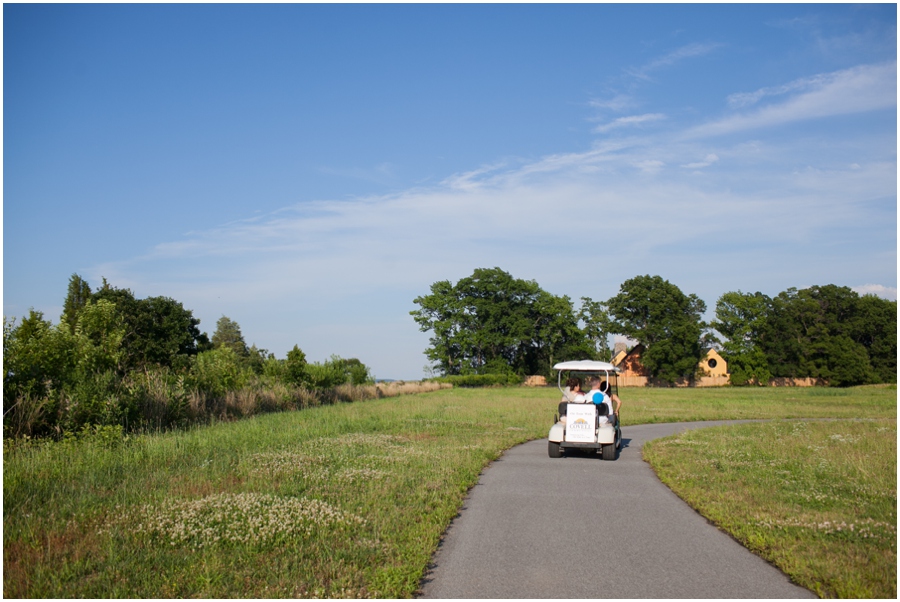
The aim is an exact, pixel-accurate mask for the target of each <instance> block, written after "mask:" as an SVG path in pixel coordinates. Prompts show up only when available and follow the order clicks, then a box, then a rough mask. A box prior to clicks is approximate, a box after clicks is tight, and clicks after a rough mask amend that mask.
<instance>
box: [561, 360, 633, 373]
mask: <svg viewBox="0 0 900 602" xmlns="http://www.w3.org/2000/svg"><path fill="white" fill-rule="evenodd" d="M553 369H554V370H570V371H574V372H615V373H618V372H619V369H618V368H616V367H615V366H613V365H612V364H610V363H609V362H598V361H595V360H579V361H572V362H560V363H558V364H556V365H555V366H553Z"/></svg>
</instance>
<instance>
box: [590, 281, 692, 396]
mask: <svg viewBox="0 0 900 602" xmlns="http://www.w3.org/2000/svg"><path fill="white" fill-rule="evenodd" d="M607 307H608V309H609V314H610V316H611V317H612V319H613V326H612V328H614V329H615V330H616V332H617V333H619V334H624V335H626V336H627V337H629V338H631V339H634V340H636V341H638V342H640V343H642V344H643V345H644V347H645V351H644V354H643V355H642V356H641V362H642V363H643V364H644V366H645V367H646V368H647V370H648V371H649V373H650V375H651V377H653V378H658V379H661V380H664V381H667V382H670V383H673V382H675V381H676V380H678V379H679V378H690V377H692V376H693V375H694V372H695V371H696V368H697V363H698V361H699V359H700V347H701V341H702V337H703V330H704V328H705V326H706V325H705V324H704V322H703V320H702V319H701V317H702V315H703V313H704V312H705V311H706V304H705V303H704V302H703V300H701V299H700V298H699V297H697V296H696V295H694V294H691V295H685V294H684V293H683V292H681V289H679V288H678V287H677V286H675V285H674V284H672V283H671V282H669V281H668V280H664V279H663V278H662V277H660V276H636V277H634V278H631V279H630V280H626V281H625V282H624V283H622V286H621V287H620V289H619V294H618V295H616V296H614V297H612V298H611V299H609V301H607Z"/></svg>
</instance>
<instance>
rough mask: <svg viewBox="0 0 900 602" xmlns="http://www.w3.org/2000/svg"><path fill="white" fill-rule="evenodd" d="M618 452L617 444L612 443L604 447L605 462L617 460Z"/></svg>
mask: <svg viewBox="0 0 900 602" xmlns="http://www.w3.org/2000/svg"><path fill="white" fill-rule="evenodd" d="M617 451H618V450H617V449H616V444H615V443H610V444H609V445H604V446H603V459H604V460H615V459H616V456H617V455H618V454H617V453H616V452H617Z"/></svg>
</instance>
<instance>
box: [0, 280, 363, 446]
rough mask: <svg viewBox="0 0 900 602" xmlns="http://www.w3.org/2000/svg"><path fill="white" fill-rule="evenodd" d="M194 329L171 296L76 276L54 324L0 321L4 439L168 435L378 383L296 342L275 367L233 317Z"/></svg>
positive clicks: (33, 318)
mask: <svg viewBox="0 0 900 602" xmlns="http://www.w3.org/2000/svg"><path fill="white" fill-rule="evenodd" d="M199 325H200V320H198V319H197V318H195V317H194V316H193V313H192V312H191V310H188V309H185V308H184V306H183V305H182V304H181V303H179V302H178V301H176V300H174V299H171V298H169V297H148V298H145V299H138V298H136V297H135V296H134V294H133V293H132V292H131V291H130V290H128V289H120V288H116V287H113V286H111V285H110V284H109V283H108V282H106V280H105V279H104V281H103V283H102V285H101V286H100V288H98V289H97V290H96V291H92V290H91V287H90V286H89V284H88V283H87V282H86V281H85V280H83V279H82V278H81V277H80V276H78V275H77V274H73V275H72V277H71V278H70V279H69V287H68V292H67V295H66V298H65V302H64V304H63V313H62V315H61V317H60V320H59V322H58V323H57V324H55V325H54V324H53V323H52V322H51V321H50V320H46V319H45V318H44V315H43V313H41V312H38V311H35V310H33V309H32V310H30V312H29V314H28V316H26V317H25V318H23V319H22V320H21V321H20V322H18V323H17V321H16V320H15V319H7V318H6V317H4V321H3V432H4V437H9V436H18V435H29V436H47V435H52V436H62V435H63V434H64V433H72V432H78V431H79V429H84V428H86V427H90V426H96V425H101V426H112V425H116V426H121V427H123V428H125V429H127V430H139V429H146V428H161V427H168V426H172V425H178V424H183V423H185V422H187V421H190V420H197V419H208V418H211V417H221V416H223V415H227V414H229V413H241V412H243V411H246V410H247V408H248V407H249V406H253V407H255V408H257V409H258V407H259V406H260V405H262V406H266V405H268V406H270V407H271V408H272V409H278V408H285V407H295V406H297V405H298V404H300V405H303V404H305V403H309V402H310V400H311V399H312V398H311V397H310V396H309V395H307V394H305V393H304V392H305V391H307V392H308V391H314V392H315V391H325V390H330V389H334V388H335V387H339V386H340V385H345V384H349V385H361V384H368V383H373V382H374V377H373V375H372V373H371V371H370V370H369V368H368V367H367V366H366V365H365V364H363V363H362V362H361V361H359V360H358V359H355V358H351V359H345V358H341V357H338V356H336V355H335V356H332V357H331V358H329V359H328V360H325V361H324V362H321V363H319V362H308V361H307V359H306V355H305V354H304V353H303V351H302V350H301V349H300V348H299V347H298V346H297V345H294V347H293V349H291V350H290V351H288V353H287V357H286V358H285V359H277V358H276V357H275V355H274V354H273V353H269V352H268V351H267V350H265V349H259V348H257V347H256V345H251V346H249V347H248V346H247V344H246V342H245V340H244V337H243V335H242V333H241V330H240V326H239V325H238V324H237V322H235V321H233V320H231V319H230V318H228V317H226V316H222V317H221V318H220V319H219V320H218V322H217V323H216V330H215V332H214V333H213V336H212V338H210V337H209V336H208V335H207V334H206V333H205V332H201V331H200V329H199ZM263 409H265V408H263Z"/></svg>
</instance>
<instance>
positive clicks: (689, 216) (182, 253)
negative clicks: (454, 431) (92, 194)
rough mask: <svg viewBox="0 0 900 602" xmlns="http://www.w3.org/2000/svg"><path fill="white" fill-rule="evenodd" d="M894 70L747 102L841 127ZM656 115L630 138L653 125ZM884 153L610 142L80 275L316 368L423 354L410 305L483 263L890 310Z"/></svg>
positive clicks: (604, 282) (585, 285)
mask: <svg viewBox="0 0 900 602" xmlns="http://www.w3.org/2000/svg"><path fill="white" fill-rule="evenodd" d="M890 73H891V72H890V70H887V69H878V68H875V67H869V68H857V69H853V70H847V71H842V72H838V73H835V74H831V75H829V76H822V77H817V78H806V79H804V80H802V82H803V83H800V82H801V80H798V81H797V82H795V83H794V85H787V86H785V87H782V88H777V89H776V88H775V87H773V88H770V89H769V88H767V89H763V92H762V93H759V94H758V95H757V96H758V98H757V100H756V104H746V105H744V106H748V107H755V106H757V105H759V104H762V103H764V102H765V101H768V100H770V99H780V98H786V99H787V100H786V101H784V102H782V103H781V104H780V105H778V106H777V107H774V106H771V105H770V106H768V107H764V108H763V109H753V110H754V111H756V112H755V113H749V114H747V115H745V118H746V119H756V122H757V123H770V122H772V121H773V119H774V118H772V117H771V116H767V115H765V114H760V112H761V111H775V110H777V109H779V107H780V109H779V110H780V111H781V112H782V113H784V116H783V117H782V119H785V120H788V116H787V115H788V114H789V115H792V116H793V117H791V118H793V119H799V118H800V114H802V112H801V107H804V106H805V107H807V108H809V107H814V106H827V107H830V108H829V110H830V111H832V113H828V112H827V111H826V110H825V109H822V110H820V112H821V114H823V115H826V114H837V113H835V112H834V111H836V110H837V109H835V108H834V107H835V103H837V104H842V106H844V107H845V109H844V110H850V107H857V108H858V107H860V106H862V105H861V101H858V100H852V99H850V98H848V97H849V96H851V93H850V90H856V91H859V90H868V91H870V92H871V91H878V90H880V88H879V85H878V84H877V83H876V82H875V80H876V79H877V78H878V77H884V76H887V75H888V74H890ZM812 82H814V83H812ZM776 90H778V92H777V93H776ZM879 102H881V103H883V102H885V101H884V100H883V99H882V100H881V101H879ZM648 115H649V116H652V115H654V114H648ZM648 115H645V116H635V117H633V118H632V119H633V120H634V121H633V122H632V123H631V125H639V124H640V123H650V122H652V121H654V120H655V119H656V118H654V117H648ZM754 116H755V117H754ZM626 119H627V118H626ZM642 119H643V121H642ZM787 122H788V121H785V123H787ZM627 123H628V122H627V121H626V122H623V125H622V127H623V128H624V127H625V125H626V124H627ZM716 124H718V125H717V127H718V128H719V129H720V130H723V131H724V130H725V129H727V127H732V128H734V127H736V126H735V125H734V124H731V125H729V124H727V123H725V121H724V120H723V121H720V122H716ZM711 125H715V124H711ZM675 126H677V124H673V125H672V127H675ZM747 127H749V126H747ZM713 130H715V128H713ZM711 131H712V130H711ZM715 131H719V130H715ZM731 131H735V130H733V129H732V130H731ZM823 136H825V137H826V139H827V131H826V132H825V133H824V134H823ZM869 136H871V134H869ZM888 138H890V137H889V136H888ZM895 144H896V141H895V140H894V141H893V146H891V145H888V146H885V147H884V148H882V147H880V146H879V145H877V144H871V142H870V138H860V139H857V140H853V141H852V142H848V139H847V138H846V137H843V136H842V137H841V138H840V139H836V140H835V144H824V145H822V146H824V147H825V148H828V149H830V150H829V152H830V153H832V155H829V160H827V161H826V160H823V158H822V155H821V152H822V148H820V147H819V146H816V147H810V146H809V145H808V144H806V143H805V142H804V141H802V140H798V141H796V142H794V141H793V140H790V139H782V140H778V141H772V140H767V139H765V138H764V137H761V136H760V137H756V136H754V138H753V139H751V140H743V141H740V142H739V143H737V144H733V145H731V146H729V145H727V144H724V143H719V144H717V145H715V146H713V145H712V144H710V142H709V141H708V140H707V139H706V138H703V137H700V136H698V135H697V132H692V136H681V135H679V133H678V132H674V133H668V132H667V133H653V132H651V133H646V132H644V133H643V135H642V136H630V137H629V136H622V137H619V138H609V137H603V139H602V140H599V141H598V142H597V143H596V144H595V145H594V146H592V147H591V148H589V149H587V150H584V151H582V152H570V153H558V154H551V155H547V156H545V157H542V158H540V159H538V160H536V161H515V160H506V161H502V162H497V163H493V164H488V165H485V166H482V167H479V168H476V169H473V170H469V171H467V172H463V173H459V174H454V175H451V176H449V177H447V178H445V179H444V180H443V181H442V182H440V183H439V184H437V185H432V186H427V187H426V186H422V187H415V188H409V189H407V190H404V191H401V192H399V193H395V194H390V195H380V196H370V197H360V198H353V199H348V200H328V199H323V200H319V201H316V202H305V203H298V204H296V205H292V206H289V207H285V208H283V209H281V210H279V211H276V212H273V213H270V214H266V215H261V216H255V217H254V218H253V219H248V220H245V221H240V222H233V223H229V224H224V225H222V226H220V227H217V228H211V229H208V230H204V231H197V232H192V233H189V234H187V235H185V236H184V237H183V238H182V239H181V240H175V241H169V242H164V243H161V244H159V245H157V246H156V247H155V248H153V249H151V250H150V251H149V252H148V253H147V254H146V255H144V256H141V257H135V258H131V259H126V260H124V261H120V262H116V263H108V264H104V265H102V266H96V268H95V269H94V270H92V271H90V272H87V273H86V274H85V275H86V276H87V277H88V279H89V280H92V279H93V280H99V277H100V276H106V277H107V278H108V279H109V280H110V281H111V282H113V283H115V284H116V285H117V286H128V287H131V288H133V289H134V290H135V291H136V292H137V293H138V294H159V291H165V294H167V295H170V296H173V297H175V298H177V299H179V300H180V301H183V302H184V303H185V305H186V306H187V307H190V308H192V309H194V310H195V311H196V313H197V315H198V316H203V317H204V320H205V321H206V323H209V322H210V321H212V322H214V321H215V319H217V318H218V317H219V316H220V315H221V314H222V313H225V314H226V315H229V316H230V317H232V318H233V319H237V320H238V321H239V322H240V323H241V324H242V327H244V330H245V332H256V333H260V332H263V333H270V334H267V335H266V336H267V337H269V338H268V339H267V341H268V342H267V343H266V345H267V346H269V347H271V348H272V350H273V351H275V352H278V353H281V352H283V351H284V350H286V349H290V347H291V346H292V345H293V344H295V343H298V344H301V346H303V347H304V350H305V351H307V353H308V354H309V355H310V356H311V357H322V358H323V359H324V357H327V354H328V353H335V352H336V353H341V354H348V355H350V354H353V355H359V356H361V357H362V359H363V360H364V361H367V360H368V358H369V357H376V358H377V357H378V355H379V354H378V349H377V343H376V342H372V341H369V342H359V343H357V341H356V339H355V338H354V332H358V333H362V332H369V331H371V332H372V333H388V332H391V331H394V332H397V334H396V337H398V340H399V339H403V340H405V341H407V343H404V344H408V345H412V346H413V347H415V346H418V347H417V349H418V352H419V353H420V352H421V350H422V349H424V348H425V347H426V346H427V336H425V335H422V336H419V334H420V333H418V332H417V329H416V327H415V324H414V323H413V322H412V321H411V320H410V319H409V317H408V311H409V310H411V309H414V306H413V304H412V299H414V298H415V296H417V295H421V294H426V293H427V292H428V287H429V286H430V284H431V283H433V282H434V281H436V280H440V279H445V278H449V279H451V280H456V279H458V278H461V277H463V276H466V275H468V274H470V273H471V271H472V270H473V269H474V268H476V267H492V266H499V267H501V268H503V269H505V270H508V271H510V272H511V273H512V274H513V275H515V276H516V277H521V278H528V279H535V280H537V281H538V282H540V283H541V285H542V286H543V287H545V288H546V289H547V290H550V291H552V292H553V293H555V294H567V295H569V296H570V297H571V298H573V299H578V298H579V297H580V296H582V295H586V296H590V297H592V298H595V299H606V298H608V297H610V296H612V295H614V294H615V293H616V292H617V289H618V287H619V285H620V284H621V283H622V282H624V281H625V280H626V279H628V278H630V277H633V276H634V275H635V274H643V273H651V274H660V275H662V276H663V277H665V278H667V279H669V280H670V281H672V282H675V283H676V284H677V285H678V286H680V287H682V288H683V289H684V290H685V291H687V292H693V293H697V294H699V295H701V297H703V298H704V299H705V300H706V301H707V304H708V305H709V306H713V305H714V303H715V299H716V297H717V296H718V295H721V294H722V293H724V292H727V291H728V290H737V289H738V288H741V289H742V290H763V291H764V292H767V293H769V294H777V293H778V292H780V291H781V290H784V289H785V288H787V287H788V286H801V285H803V284H804V283H808V282H812V283H819V284H825V283H829V282H834V283H836V284H849V283H851V282H861V281H862V282H881V283H883V284H880V285H866V286H865V287H858V290H865V291H871V292H875V293H876V294H881V295H883V296H890V295H893V296H894V297H896V289H895V288H891V287H892V286H893V287H895V286H896V282H895V281H894V282H891V281H890V276H885V274H896V250H895V249H894V248H893V247H895V246H896V230H895V228H894V227H893V226H892V221H891V220H893V223H895V222H896V184H897V180H896V161H895V157H894V153H895V150H896V149H895V148H894V147H895ZM855 148H865V149H866V152H865V153H860V152H858V151H855V150H854V149H855ZM832 156H836V157H838V158H839V159H840V160H838V161H833V160H831V157H832ZM713 164H715V165H716V169H709V170H705V169H703V168H705V167H709V166H711V165H713ZM836 166H837V167H836ZM892 228H893V229H892ZM891 237H893V238H892V240H889V239H891ZM886 240H887V243H891V244H886V242H885V241H886ZM786 256H789V257H791V261H790V262H789V263H785V262H784V260H783V259H784V257H786ZM773 266H776V267H773ZM861 266H862V267H861ZM588 272H590V274H591V277H589V278H588V277H586V275H587V274H588ZM713 276H714V277H713ZM879 287H880V288H879ZM345 306H346V308H345V309H342V310H341V311H337V310H336V309H335V308H344V307H345ZM267 308H272V309H271V310H267ZM285 308H290V309H289V310H288V309H285ZM287 311H292V312H295V313H296V314H297V315H296V316H293V317H291V319H290V323H291V324H292V326H291V328H290V329H285V328H282V327H280V326H279V325H278V324H277V323H276V322H278V320H277V319H276V318H274V317H272V318H268V317H266V315H265V314H267V313H269V314H272V316H284V315H285V312H287ZM245 316H253V318H252V319H253V320H254V321H253V322H249V321H248V320H249V318H246V317H245ZM404 324H405V325H406V327H405V328H407V330H406V331H404V330H403V328H404V326H403V325H404ZM398 325H399V326H398ZM328 332H331V333H334V338H332V339H328V338H327V337H324V335H323V334H322V333H328ZM259 336H262V335H259ZM372 336H373V337H374V336H376V335H374V334H373V335H372ZM323 337H324V338H323ZM307 340H317V341H320V343H318V344H320V345H321V349H322V351H321V352H319V351H318V350H317V349H316V348H315V347H310V348H309V349H307V345H306V343H305V342H304V341H307ZM410 341H411V342H410ZM355 345H357V346H355ZM358 345H369V347H371V355H366V353H369V352H368V351H365V350H363V351H356V350H357V349H361V347H359V346H358ZM366 349H369V348H368V347H367V348H366ZM345 350H346V351H345ZM411 355H416V353H411ZM378 361H379V360H377V359H376V360H375V361H374V362H373V363H374V364H375V366H376V368H377V367H378ZM412 361H415V360H412ZM367 363H368V361H367ZM422 363H424V360H423V362H422ZM381 374H382V375H385V376H392V375H391V374H384V373H383V372H382V373H381ZM393 376H396V374H394V375H393Z"/></svg>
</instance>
